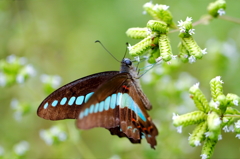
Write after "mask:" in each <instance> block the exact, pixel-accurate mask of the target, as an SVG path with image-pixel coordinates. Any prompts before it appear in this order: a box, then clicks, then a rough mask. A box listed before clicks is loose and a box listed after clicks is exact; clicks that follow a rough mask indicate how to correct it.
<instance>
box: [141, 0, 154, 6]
mask: <svg viewBox="0 0 240 159" xmlns="http://www.w3.org/2000/svg"><path fill="white" fill-rule="evenodd" d="M151 6H152V1H150V2H147V3H145V4H144V5H143V7H151Z"/></svg>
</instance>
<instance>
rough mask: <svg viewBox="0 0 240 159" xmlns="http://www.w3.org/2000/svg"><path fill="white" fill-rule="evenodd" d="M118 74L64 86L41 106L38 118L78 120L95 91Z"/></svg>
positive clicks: (111, 72) (78, 81)
mask: <svg viewBox="0 0 240 159" xmlns="http://www.w3.org/2000/svg"><path fill="white" fill-rule="evenodd" d="M118 73H119V72H118V71H108V72H101V73H97V74H93V75H90V76H87V77H84V78H80V79H78V80H76V81H73V82H71V83H69V84H66V85H65V86H62V87H61V88H59V89H58V90H56V91H54V92H53V93H52V94H50V95H49V96H48V97H47V98H46V99H45V100H44V101H43V102H42V103H41V104H40V106H39V108H38V111H37V114H38V116H40V117H42V118H44V119H48V120H61V119H76V118H77V117H78V115H79V112H80V110H81V109H82V105H84V104H85V102H86V101H87V100H88V99H89V98H90V96H91V95H92V94H94V91H95V90H96V89H97V88H98V87H99V86H100V85H101V84H102V83H104V82H105V81H107V80H108V79H109V78H111V77H113V76H114V75H117V74H118Z"/></svg>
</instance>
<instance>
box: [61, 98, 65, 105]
mask: <svg viewBox="0 0 240 159" xmlns="http://www.w3.org/2000/svg"><path fill="white" fill-rule="evenodd" d="M66 102H67V98H66V97H63V98H62V100H61V102H60V104H61V105H64V104H65V103H66Z"/></svg>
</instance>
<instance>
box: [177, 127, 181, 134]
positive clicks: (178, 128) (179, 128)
mask: <svg viewBox="0 0 240 159" xmlns="http://www.w3.org/2000/svg"><path fill="white" fill-rule="evenodd" d="M176 129H177V132H178V133H179V134H181V133H182V126H178V127H177V128H176Z"/></svg>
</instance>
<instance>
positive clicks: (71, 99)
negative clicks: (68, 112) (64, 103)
mask: <svg viewBox="0 0 240 159" xmlns="http://www.w3.org/2000/svg"><path fill="white" fill-rule="evenodd" d="M75 99H76V97H71V98H70V100H69V101H68V105H73V103H74V101H75Z"/></svg>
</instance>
